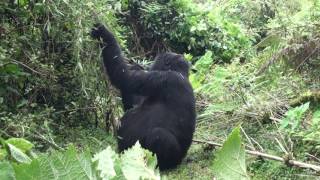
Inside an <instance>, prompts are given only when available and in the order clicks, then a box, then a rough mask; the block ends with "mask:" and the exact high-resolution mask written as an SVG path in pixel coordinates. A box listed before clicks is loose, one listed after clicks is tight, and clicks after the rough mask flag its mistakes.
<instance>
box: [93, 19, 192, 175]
mask: <svg viewBox="0 0 320 180" xmlns="http://www.w3.org/2000/svg"><path fill="white" fill-rule="evenodd" d="M91 35H92V37H93V38H96V39H100V40H102V42H101V44H100V45H101V47H102V48H103V51H102V57H103V63H104V66H105V68H106V72H107V74H108V76H109V78H110V81H111V83H112V84H113V85H114V86H115V87H117V88H118V89H119V90H120V91H121V94H122V98H123V104H124V107H125V110H126V112H125V114H124V116H123V117H122V118H121V126H120V127H119V129H118V131H117V134H118V148H119V151H120V152H122V151H124V150H126V149H128V148H130V147H131V146H133V145H134V144H135V143H136V141H138V140H139V142H140V144H141V146H142V147H144V148H146V149H149V150H150V151H151V152H153V153H155V154H156V155H157V159H158V166H159V168H160V170H166V169H170V168H174V167H176V166H177V165H178V164H180V163H181V160H182V159H183V157H184V156H185V155H186V153H187V151H188V149H189V147H190V144H191V141H192V136H193V133H194V129H195V118H196V113H195V98H194V94H193V90H192V87H191V85H190V82H189V80H188V76H189V64H188V63H187V62H186V61H185V60H184V58H183V56H182V55H179V54H175V53H164V54H160V55H158V56H157V57H156V59H155V62H154V64H153V65H152V66H151V67H150V69H149V70H148V71H146V70H143V69H139V68H130V67H129V66H128V65H127V64H126V63H125V61H124V57H123V56H122V55H121V50H120V47H119V44H118V43H117V41H116V39H115V37H114V36H113V35H112V33H111V32H110V31H108V30H107V29H106V28H105V27H104V26H103V25H101V24H97V25H96V26H95V28H93V29H92V32H91Z"/></svg>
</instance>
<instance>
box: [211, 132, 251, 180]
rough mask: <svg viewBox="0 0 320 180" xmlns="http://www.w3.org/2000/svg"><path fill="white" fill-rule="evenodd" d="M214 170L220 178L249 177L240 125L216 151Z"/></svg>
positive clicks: (241, 179)
mask: <svg viewBox="0 0 320 180" xmlns="http://www.w3.org/2000/svg"><path fill="white" fill-rule="evenodd" d="M213 171H214V173H215V176H216V178H217V179H218V180H220V179H223V180H244V179H249V177H248V175H247V170H246V161H245V150H244V147H243V145H242V144H241V136H240V127H237V128H235V129H234V130H233V131H232V133H231V134H230V135H229V136H228V138H227V140H226V141H225V142H224V144H223V146H222V148H221V149H220V150H219V151H218V152H217V153H216V157H215V159H214V162H213Z"/></svg>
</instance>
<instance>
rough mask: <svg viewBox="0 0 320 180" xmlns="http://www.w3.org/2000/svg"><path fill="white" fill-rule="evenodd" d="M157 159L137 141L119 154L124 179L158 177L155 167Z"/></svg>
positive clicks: (133, 179)
mask: <svg viewBox="0 0 320 180" xmlns="http://www.w3.org/2000/svg"><path fill="white" fill-rule="evenodd" d="M156 164H157V159H156V157H155V156H153V155H152V153H151V152H150V151H148V150H145V149H143V148H142V147H141V145H140V144H139V142H137V143H136V144H135V145H134V146H133V147H132V148H130V149H129V150H127V151H125V152H124V154H123V155H122V156H121V165H122V166H121V169H122V172H123V174H124V176H125V178H126V179H128V180H140V179H153V180H155V179H160V174H159V171H158V170H157V169H156Z"/></svg>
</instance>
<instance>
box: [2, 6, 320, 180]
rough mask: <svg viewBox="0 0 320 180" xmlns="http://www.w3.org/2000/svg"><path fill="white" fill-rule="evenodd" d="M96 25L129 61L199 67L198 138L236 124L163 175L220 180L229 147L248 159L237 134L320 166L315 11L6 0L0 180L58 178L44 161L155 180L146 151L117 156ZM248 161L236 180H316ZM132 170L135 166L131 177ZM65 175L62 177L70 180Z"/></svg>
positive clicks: (112, 104)
mask: <svg viewBox="0 0 320 180" xmlns="http://www.w3.org/2000/svg"><path fill="white" fill-rule="evenodd" d="M97 21H100V22H103V23H105V24H107V25H108V27H109V28H110V29H111V30H112V31H113V32H114V34H115V35H116V36H117V38H118V40H119V42H120V44H121V46H122V49H124V52H123V53H124V54H125V55H126V56H127V57H128V58H129V59H130V61H131V60H132V61H136V62H139V63H141V64H142V65H143V66H144V65H147V64H149V63H150V59H152V58H153V57H154V55H156V54H157V53H158V52H163V51H175V52H179V53H182V54H184V55H185V57H186V59H187V60H188V61H190V62H191V63H192V64H193V67H194V69H196V70H197V71H196V72H192V73H191V75H190V81H191V83H192V85H193V87H194V90H195V92H196V95H197V110H198V120H197V129H196V134H195V138H196V139H204V140H206V141H215V142H223V141H224V139H226V136H227V135H228V134H229V133H230V132H231V129H233V128H234V127H237V126H238V125H239V123H241V128H240V129H238V128H236V129H235V130H234V131H233V132H232V133H231V135H230V136H229V138H227V141H226V143H225V145H224V146H223V147H222V149H221V151H219V152H217V151H212V148H210V146H209V147H208V146H207V145H202V144H196V143H194V144H193V145H192V147H191V150H190V151H189V154H188V156H187V160H185V161H184V162H183V163H182V165H181V166H180V167H179V168H178V169H177V170H174V171H171V172H167V173H163V174H161V176H167V177H168V179H175V178H176V179H190V178H191V179H192V178H194V179H195V178H199V177H203V179H212V177H214V176H216V177H220V178H223V176H224V175H225V174H219V173H220V172H223V171H227V169H225V168H227V166H224V165H223V163H225V162H227V161H231V160H228V158H224V157H230V156H232V155H230V153H231V152H230V151H229V150H230V149H232V148H230V147H234V149H236V150H237V151H235V152H234V153H239V154H243V156H244V149H243V147H242V146H241V145H240V144H241V142H240V135H239V133H240V132H241V134H242V136H243V140H242V141H243V144H244V145H245V146H244V147H245V148H246V149H250V150H254V151H261V152H265V153H269V154H273V155H277V156H280V157H285V158H287V159H295V160H300V161H303V162H306V163H309V164H313V165H317V166H320V161H319V157H320V141H319V135H320V105H319V102H320V78H319V73H320V72H319V69H320V46H319V44H320V24H319V22H320V1H319V0H302V1H298V0H291V1H285V0H280V1H273V0H267V1H261V0H255V1H249V0H230V1H207V0H201V1H200V0H121V1H117V0H93V1H90V0H74V1H68V0H55V1H38V0H30V1H26V0H18V1H13V0H4V1H1V2H0V137H1V145H0V179H3V178H2V177H15V178H16V179H19V177H22V176H23V177H24V176H25V177H29V175H32V176H33V177H38V178H40V179H41V177H43V176H46V177H52V178H53V179H54V178H56V177H59V176H56V174H55V175H53V176H49V175H52V172H53V170H52V168H51V169H50V167H48V166H47V165H48V164H49V162H48V161H50V160H52V162H51V163H52V167H56V166H57V167H59V166H60V165H61V162H60V160H61V158H62V159H63V158H65V159H69V160H70V161H71V162H72V163H74V166H71V167H70V168H71V169H73V167H77V168H76V169H77V170H76V172H75V174H77V175H79V174H81V177H84V179H95V178H98V179H99V178H102V179H110V178H111V177H112V178H114V179H117V178H118V179H121V178H127V179H130V177H132V178H133V177H137V176H140V177H146V176H148V177H153V179H158V178H160V175H159V174H158V172H157V170H154V166H155V162H154V159H153V157H152V156H151V155H150V153H149V152H147V151H144V150H142V149H141V148H137V147H135V148H133V149H132V150H131V151H130V152H128V153H127V154H123V155H117V154H116V153H115V151H113V150H112V149H114V148H115V146H114V144H115V143H114V139H115V138H114V137H113V132H114V131H113V129H114V128H115V126H116V125H117V119H118V117H119V116H120V115H121V114H122V112H121V111H122V110H121V106H120V98H119V94H118V92H116V91H115V90H114V89H113V88H112V87H111V86H110V84H109V83H108V81H106V79H105V77H104V76H103V73H102V72H103V69H102V67H101V62H100V58H99V54H100V52H99V50H98V49H99V48H97V43H96V42H94V41H93V40H92V39H91V38H90V37H89V34H88V33H89V31H90V29H91V27H92V25H93V24H94V23H95V22H97ZM20 138H21V139H20ZM25 139H28V140H29V141H30V142H29V141H27V140H25ZM70 144H73V146H70ZM109 146H110V147H109ZM107 147H108V148H107ZM111 147H112V148H111ZM228 147H229V148H228ZM63 149H67V150H66V151H64V150H63ZM137 149H139V150H137ZM93 154H96V155H95V156H94V157H93ZM144 155H145V157H150V158H151V160H150V162H149V161H145V159H143V158H142V157H144ZM243 156H241V157H238V158H237V159H238V161H234V165H233V167H232V169H235V170H237V172H241V173H239V174H237V173H235V174H232V173H229V174H231V175H234V176H233V177H235V179H237V178H238V177H240V175H241V177H243V178H247V177H248V176H250V177H251V178H252V179H266V178H268V179H281V178H283V179H305V177H307V178H311V179H312V178H314V179H316V178H319V176H318V175H319V174H316V172H315V171H313V170H309V169H302V168H297V167H291V166H286V165H285V164H284V163H278V162H274V161H268V160H265V159H261V158H252V157H251V156H246V157H247V158H246V159H244V157H243ZM135 157H139V158H140V159H139V158H138V159H135ZM249 157H250V158H249ZM141 158H142V159H141ZM147 159H148V158H147ZM99 160H101V161H102V162H104V163H99ZM134 160H138V161H139V162H140V163H135V164H137V166H133V168H132V163H134V162H136V161H134ZM245 160H246V161H245ZM93 161H95V162H93ZM142 162H143V163H142ZM212 162H214V165H212ZM217 162H218V163H217ZM244 164H246V168H245V167H244ZM65 165H67V164H64V163H62V165H61V166H65ZM139 165H143V166H139ZM144 165H145V166H144ZM84 167H85V168H84ZM91 167H92V168H91ZM68 168H69V167H68ZM68 168H66V169H68ZM66 169H65V170H63V169H60V170H61V172H59V173H61V174H64V175H66V176H69V175H70V178H72V176H74V175H75V174H72V173H70V174H68V173H66V172H67V171H66ZM106 169H108V170H110V171H106ZM190 169H191V170H190ZM78 170H79V171H78ZM190 171H192V174H190ZM42 172H46V173H44V174H41V173H42ZM137 172H139V173H137ZM135 173H137V174H135ZM132 174H133V175H132ZM82 175H83V176H82ZM134 175H137V176H134ZM89 176H90V177H91V178H90V177H89ZM30 178H31V179H32V177H30ZM66 178H67V177H66ZM138 178H139V177H138ZM227 178H232V177H227ZM9 179H12V178H9ZM133 179H134V178H133ZM238 179H239V178H238Z"/></svg>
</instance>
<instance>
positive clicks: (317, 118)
mask: <svg viewBox="0 0 320 180" xmlns="http://www.w3.org/2000/svg"><path fill="white" fill-rule="evenodd" d="M319 123H320V110H317V111H316V112H314V113H313V116H312V125H317V124H319Z"/></svg>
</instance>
